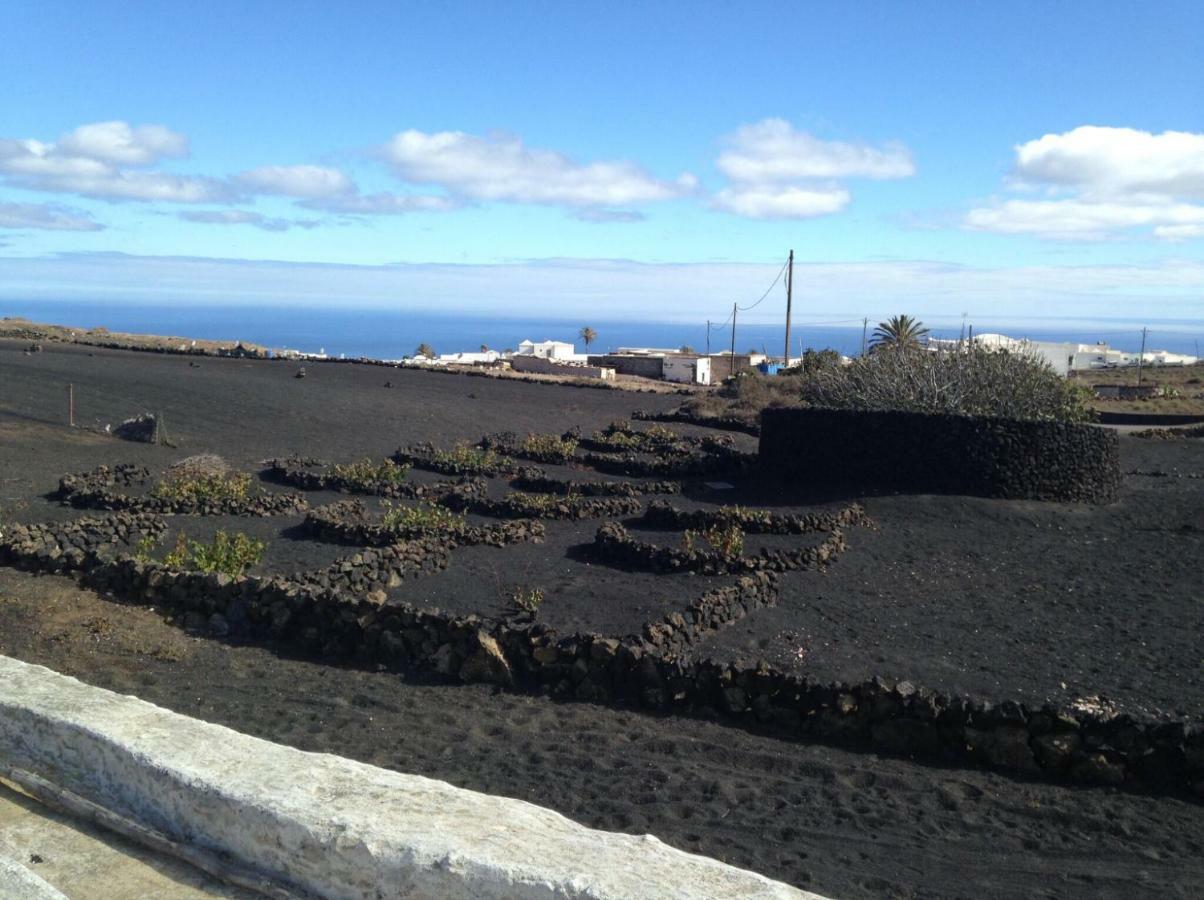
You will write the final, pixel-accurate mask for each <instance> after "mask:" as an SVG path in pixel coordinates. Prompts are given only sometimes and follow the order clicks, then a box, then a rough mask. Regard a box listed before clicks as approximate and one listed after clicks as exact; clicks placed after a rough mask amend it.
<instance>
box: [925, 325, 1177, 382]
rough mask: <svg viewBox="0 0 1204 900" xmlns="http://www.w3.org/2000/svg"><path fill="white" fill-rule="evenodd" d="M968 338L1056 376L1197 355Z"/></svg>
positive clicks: (943, 345)
mask: <svg viewBox="0 0 1204 900" xmlns="http://www.w3.org/2000/svg"><path fill="white" fill-rule="evenodd" d="M969 340H971V341H973V342H974V346H975V347H981V348H984V349H987V350H1006V351H1008V352H1009V353H1028V354H1030V355H1032V356H1036V357H1038V358H1039V359H1042V360H1044V361H1045V362H1047V363H1049V366H1050V368H1052V369H1053V370H1054V371H1055V372H1057V373H1058V374H1059V375H1068V374H1070V373H1071V372H1084V371H1089V370H1091V369H1114V368H1122V367H1126V366H1136V365H1138V363H1140V364H1141V365H1145V366H1190V365H1192V364H1194V363H1195V362H1197V361H1198V360H1197V357H1195V356H1188V355H1186V354H1183V353H1171V352H1169V351H1167V350H1146V351H1145V354H1144V356H1143V355H1142V354H1141V353H1140V352H1137V353H1133V352H1129V351H1125V350H1116V349H1114V348H1112V347H1109V346H1108V345H1107V344H1106V343H1105V342H1103V341H1100V342H1099V343H1097V344H1075V343H1069V342H1059V341H1033V340H1029V339H1028V338H1013V337H1008V336H1007V335H1005V334H991V333H986V334H976V335H974V337H973V338H970V339H969ZM962 343H963V342H962V341H960V340H958V339H957V338H950V339H941V338H932V339H930V340H929V341H928V345H927V346H928V348H929V349H931V350H956V349H957V348H958V347H959V346H961V345H962Z"/></svg>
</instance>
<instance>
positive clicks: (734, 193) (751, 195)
mask: <svg viewBox="0 0 1204 900" xmlns="http://www.w3.org/2000/svg"><path fill="white" fill-rule="evenodd" d="M849 199H850V198H849V192H848V191H847V190H845V189H844V188H839V187H831V188H826V189H825V188H816V189H810V188H802V187H794V186H791V185H773V184H768V185H754V186H750V187H735V188H724V189H723V190H721V191H720V192H719V193H717V194H716V195H715V198H714V200H713V201H712V203H711V205H712V206H713V207H714V208H716V209H722V210H725V211H726V212H730V213H735V214H736V215H738V216H744V217H745V218H747V219H809V218H812V217H814V216H826V215H830V214H831V213H837V212H840V211H841V210H842V209H844V208H845V207H846V206H848V205H849Z"/></svg>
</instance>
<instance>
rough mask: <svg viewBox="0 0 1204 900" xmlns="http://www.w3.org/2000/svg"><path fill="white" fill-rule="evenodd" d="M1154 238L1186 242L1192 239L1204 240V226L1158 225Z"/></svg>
mask: <svg viewBox="0 0 1204 900" xmlns="http://www.w3.org/2000/svg"><path fill="white" fill-rule="evenodd" d="M1154 237H1158V238H1162V239H1163V240H1165V241H1186V240H1190V239H1191V238H1204V224H1200V225H1158V226H1157V227H1155V228H1154Z"/></svg>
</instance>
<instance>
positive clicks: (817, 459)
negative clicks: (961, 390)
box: [760, 409, 1120, 503]
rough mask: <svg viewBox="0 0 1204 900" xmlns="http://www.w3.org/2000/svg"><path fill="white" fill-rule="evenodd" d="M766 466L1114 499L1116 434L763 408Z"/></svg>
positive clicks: (948, 487) (867, 480)
mask: <svg viewBox="0 0 1204 900" xmlns="http://www.w3.org/2000/svg"><path fill="white" fill-rule="evenodd" d="M760 450H761V452H760V455H761V467H762V471H764V472H766V473H768V474H771V475H774V476H776V477H781V478H783V479H787V480H797V481H808V482H815V483H820V484H832V483H838V484H848V485H854V486H857V487H861V488H872V489H882V490H890V491H903V492H916V493H941V494H971V495H974V496H979V497H1003V498H1011V499H1029V500H1069V501H1078V502H1085V503H1111V502H1113V501H1114V500H1116V498H1117V493H1118V491H1119V488H1120V444H1119V440H1118V439H1117V436H1116V433H1115V432H1114V431H1111V430H1109V429H1106V428H1099V427H1096V426H1093V425H1079V424H1070V423H1066V422H1022V421H1015V420H1010V419H991V418H980V417H974V416H954V415H929V414H924V413H910V412H860V411H852V410H836V409H767V410H765V412H764V413H763V414H762V418H761V446H760Z"/></svg>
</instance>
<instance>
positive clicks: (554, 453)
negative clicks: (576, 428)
mask: <svg viewBox="0 0 1204 900" xmlns="http://www.w3.org/2000/svg"><path fill="white" fill-rule="evenodd" d="M521 450H522V452H523V453H524V454H526V455H527V456H532V457H535V458H537V459H539V460H541V461H544V462H554V461H558V462H567V461H568V460H570V459H572V458H573V453H574V452H575V451H576V450H577V440H576V438H572V437H561V436H559V435H555V434H528V435H527V436H526V437H525V438H524V439H523V443H522V446H521Z"/></svg>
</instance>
